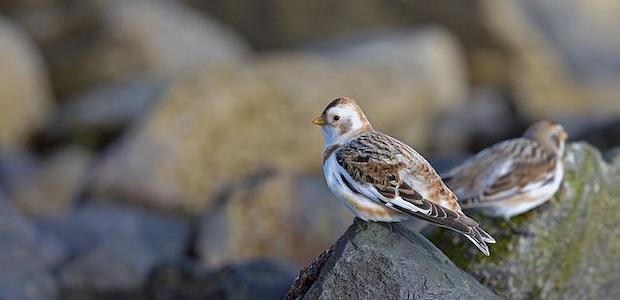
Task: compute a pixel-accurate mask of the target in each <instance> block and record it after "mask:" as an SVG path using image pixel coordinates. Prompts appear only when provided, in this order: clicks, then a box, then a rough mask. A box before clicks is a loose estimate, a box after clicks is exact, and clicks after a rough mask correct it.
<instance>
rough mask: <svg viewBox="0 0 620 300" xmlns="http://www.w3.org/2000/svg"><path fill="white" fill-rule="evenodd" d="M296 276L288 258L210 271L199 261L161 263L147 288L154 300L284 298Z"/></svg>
mask: <svg viewBox="0 0 620 300" xmlns="http://www.w3.org/2000/svg"><path fill="white" fill-rule="evenodd" d="M294 276H295V269H294V268H293V267H292V266H291V265H289V264H286V263H284V262H281V261H277V260H271V259H261V260H254V261H248V262H244V263H239V264H234V265H228V266H225V267H223V268H220V269H217V270H212V271H207V270H204V269H203V268H201V267H199V266H198V265H196V264H191V263H189V262H185V263H169V264H164V265H161V266H158V267H157V268H155V269H154V271H153V272H152V274H151V277H150V280H149V283H148V285H147V288H146V292H147V296H148V297H149V299H153V300H165V299H237V300H242V299H248V300H250V299H251V300H260V299H265V300H267V299H282V297H283V296H284V294H285V293H286V291H287V290H288V287H289V285H290V283H291V281H292V280H293V277H294Z"/></svg>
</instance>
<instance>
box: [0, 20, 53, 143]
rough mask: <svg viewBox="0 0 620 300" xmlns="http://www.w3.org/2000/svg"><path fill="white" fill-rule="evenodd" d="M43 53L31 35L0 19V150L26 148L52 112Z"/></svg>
mask: <svg viewBox="0 0 620 300" xmlns="http://www.w3.org/2000/svg"><path fill="white" fill-rule="evenodd" d="M47 76H48V75H47V70H46V68H45V65H44V63H43V60H42V57H41V53H39V51H38V49H37V48H36V47H35V46H34V45H33V42H32V41H31V40H30V38H29V37H28V35H27V34H26V33H25V32H23V31H22V30H21V29H20V28H18V27H16V26H15V25H13V24H12V23H11V22H10V21H8V20H7V19H5V18H4V17H1V18H0V149H2V150H3V151H13V150H16V149H21V148H24V147H25V145H26V143H27V141H28V138H29V137H30V135H31V134H32V133H33V132H34V131H35V130H37V129H39V128H40V127H41V126H42V125H43V123H44V122H45V121H46V119H47V118H48V117H49V114H50V112H51V109H52V103H51V89H50V86H49V82H48V77H47Z"/></svg>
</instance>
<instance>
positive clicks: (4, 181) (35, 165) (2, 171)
mask: <svg viewBox="0 0 620 300" xmlns="http://www.w3.org/2000/svg"><path fill="white" fill-rule="evenodd" d="M39 168H40V162H39V160H38V158H37V157H36V156H35V155H34V154H33V153H31V152H29V151H7V152H0V185H1V186H2V187H3V188H5V189H7V190H10V188H11V187H12V186H15V185H18V184H19V183H20V182H22V181H26V180H28V179H30V178H32V177H33V176H35V174H36V173H37V172H38V171H39Z"/></svg>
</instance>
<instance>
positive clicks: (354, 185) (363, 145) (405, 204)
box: [312, 97, 495, 255]
mask: <svg viewBox="0 0 620 300" xmlns="http://www.w3.org/2000/svg"><path fill="white" fill-rule="evenodd" d="M312 122H313V123H314V124H316V125H319V126H321V131H322V133H323V138H324V140H325V152H324V154H323V173H324V174H325V179H326V181H327V185H328V186H329V188H330V190H331V191H332V192H333V193H334V194H335V195H336V197H337V198H338V199H339V200H341V201H343V202H344V204H345V205H346V206H347V207H348V208H349V209H350V210H351V211H352V212H353V213H354V214H355V215H356V216H357V217H358V218H360V219H363V220H365V221H376V222H399V221H404V220H406V219H409V218H411V217H418V218H421V219H424V220H426V221H428V222H431V223H434V224H436V225H439V226H442V227H446V228H449V229H452V230H454V231H457V232H460V233H462V234H464V235H465V236H466V237H467V238H468V239H469V240H470V241H472V242H473V243H474V244H475V245H476V246H477V247H478V248H479V249H480V251H482V252H483V253H484V254H485V255H489V248H488V246H487V244H486V243H494V242H495V240H493V238H492V237H491V236H490V235H489V234H487V233H486V232H485V231H484V230H482V229H481V228H480V226H479V225H478V223H477V222H476V221H474V220H473V219H471V218H469V217H467V216H466V215H465V214H463V212H461V208H460V207H459V204H458V202H457V199H456V197H455V195H454V194H453V193H452V192H451V191H450V190H449V189H448V187H446V185H445V184H444V183H443V181H442V180H441V177H439V175H438V174H437V172H435V170H434V169H433V167H432V166H431V165H430V164H429V163H428V162H427V161H426V160H425V159H424V158H423V157H422V156H421V155H420V154H418V153H417V152H416V151H415V150H413V149H412V148H411V147H409V146H407V145H406V144H405V143H403V142H401V141H399V140H397V139H395V138H392V137H390V136H388V135H385V134H383V133H381V132H379V131H375V130H373V128H372V126H371V125H370V122H368V119H366V116H365V115H364V113H363V112H362V110H361V109H360V107H359V106H358V105H357V103H356V102H355V101H354V100H353V99H350V98H346V97H341V98H337V99H336V100H334V101H332V102H331V103H330V104H329V105H327V107H326V108H325V110H324V111H323V113H322V114H321V116H320V117H318V118H316V119H314V120H313V121H312Z"/></svg>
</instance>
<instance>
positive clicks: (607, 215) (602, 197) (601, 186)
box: [431, 143, 620, 299]
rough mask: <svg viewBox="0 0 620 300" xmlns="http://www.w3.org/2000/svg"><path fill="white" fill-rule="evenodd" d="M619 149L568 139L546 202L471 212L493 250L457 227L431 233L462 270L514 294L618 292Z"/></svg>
mask: <svg viewBox="0 0 620 300" xmlns="http://www.w3.org/2000/svg"><path fill="white" fill-rule="evenodd" d="M618 158H620V157H615V159H611V161H612V163H607V162H605V161H604V160H603V159H602V155H601V153H600V152H599V151H598V150H596V149H595V148H593V147H592V146H590V145H588V144H585V143H575V144H571V145H569V147H568V149H567V152H566V155H565V157H564V164H565V167H566V173H565V177H564V182H563V183H562V186H561V188H560V190H559V191H558V192H557V193H556V195H555V196H554V198H553V199H552V200H550V201H549V202H548V203H546V204H544V205H543V206H541V207H539V208H537V209H534V210H532V211H530V212H528V213H525V214H522V215H519V216H517V217H514V218H512V219H510V220H508V221H506V220H500V219H490V218H487V217H484V216H482V215H476V214H475V213H473V214H471V215H472V216H473V217H474V218H475V219H476V220H478V221H479V222H480V223H481V224H482V227H483V228H485V230H487V231H488V232H489V233H490V234H491V235H492V236H493V237H494V238H495V239H496V240H497V244H495V245H492V246H491V256H490V257H485V256H483V255H481V254H479V253H478V251H477V249H475V247H473V246H471V244H470V243H469V242H468V241H467V240H465V239H462V238H460V237H458V236H456V235H454V234H452V233H451V232H447V231H445V230H437V231H434V232H433V233H432V234H431V239H432V240H433V241H434V242H435V244H436V245H438V246H439V247H440V248H441V249H442V250H443V251H444V252H445V253H446V254H447V255H448V257H450V258H451V259H452V261H453V262H455V263H456V265H458V266H459V267H461V268H462V269H463V270H466V271H467V272H469V273H470V274H472V275H473V276H474V277H476V278H477V279H478V280H479V281H480V282H481V283H483V284H484V285H486V286H487V287H489V288H490V289H491V290H493V291H494V292H496V293H498V294H499V295H502V296H504V297H507V298H509V299H532V298H543V299H607V298H613V297H614V296H618V295H620V284H616V283H620V259H618V254H620V176H618V175H619V174H620V159H618Z"/></svg>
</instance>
